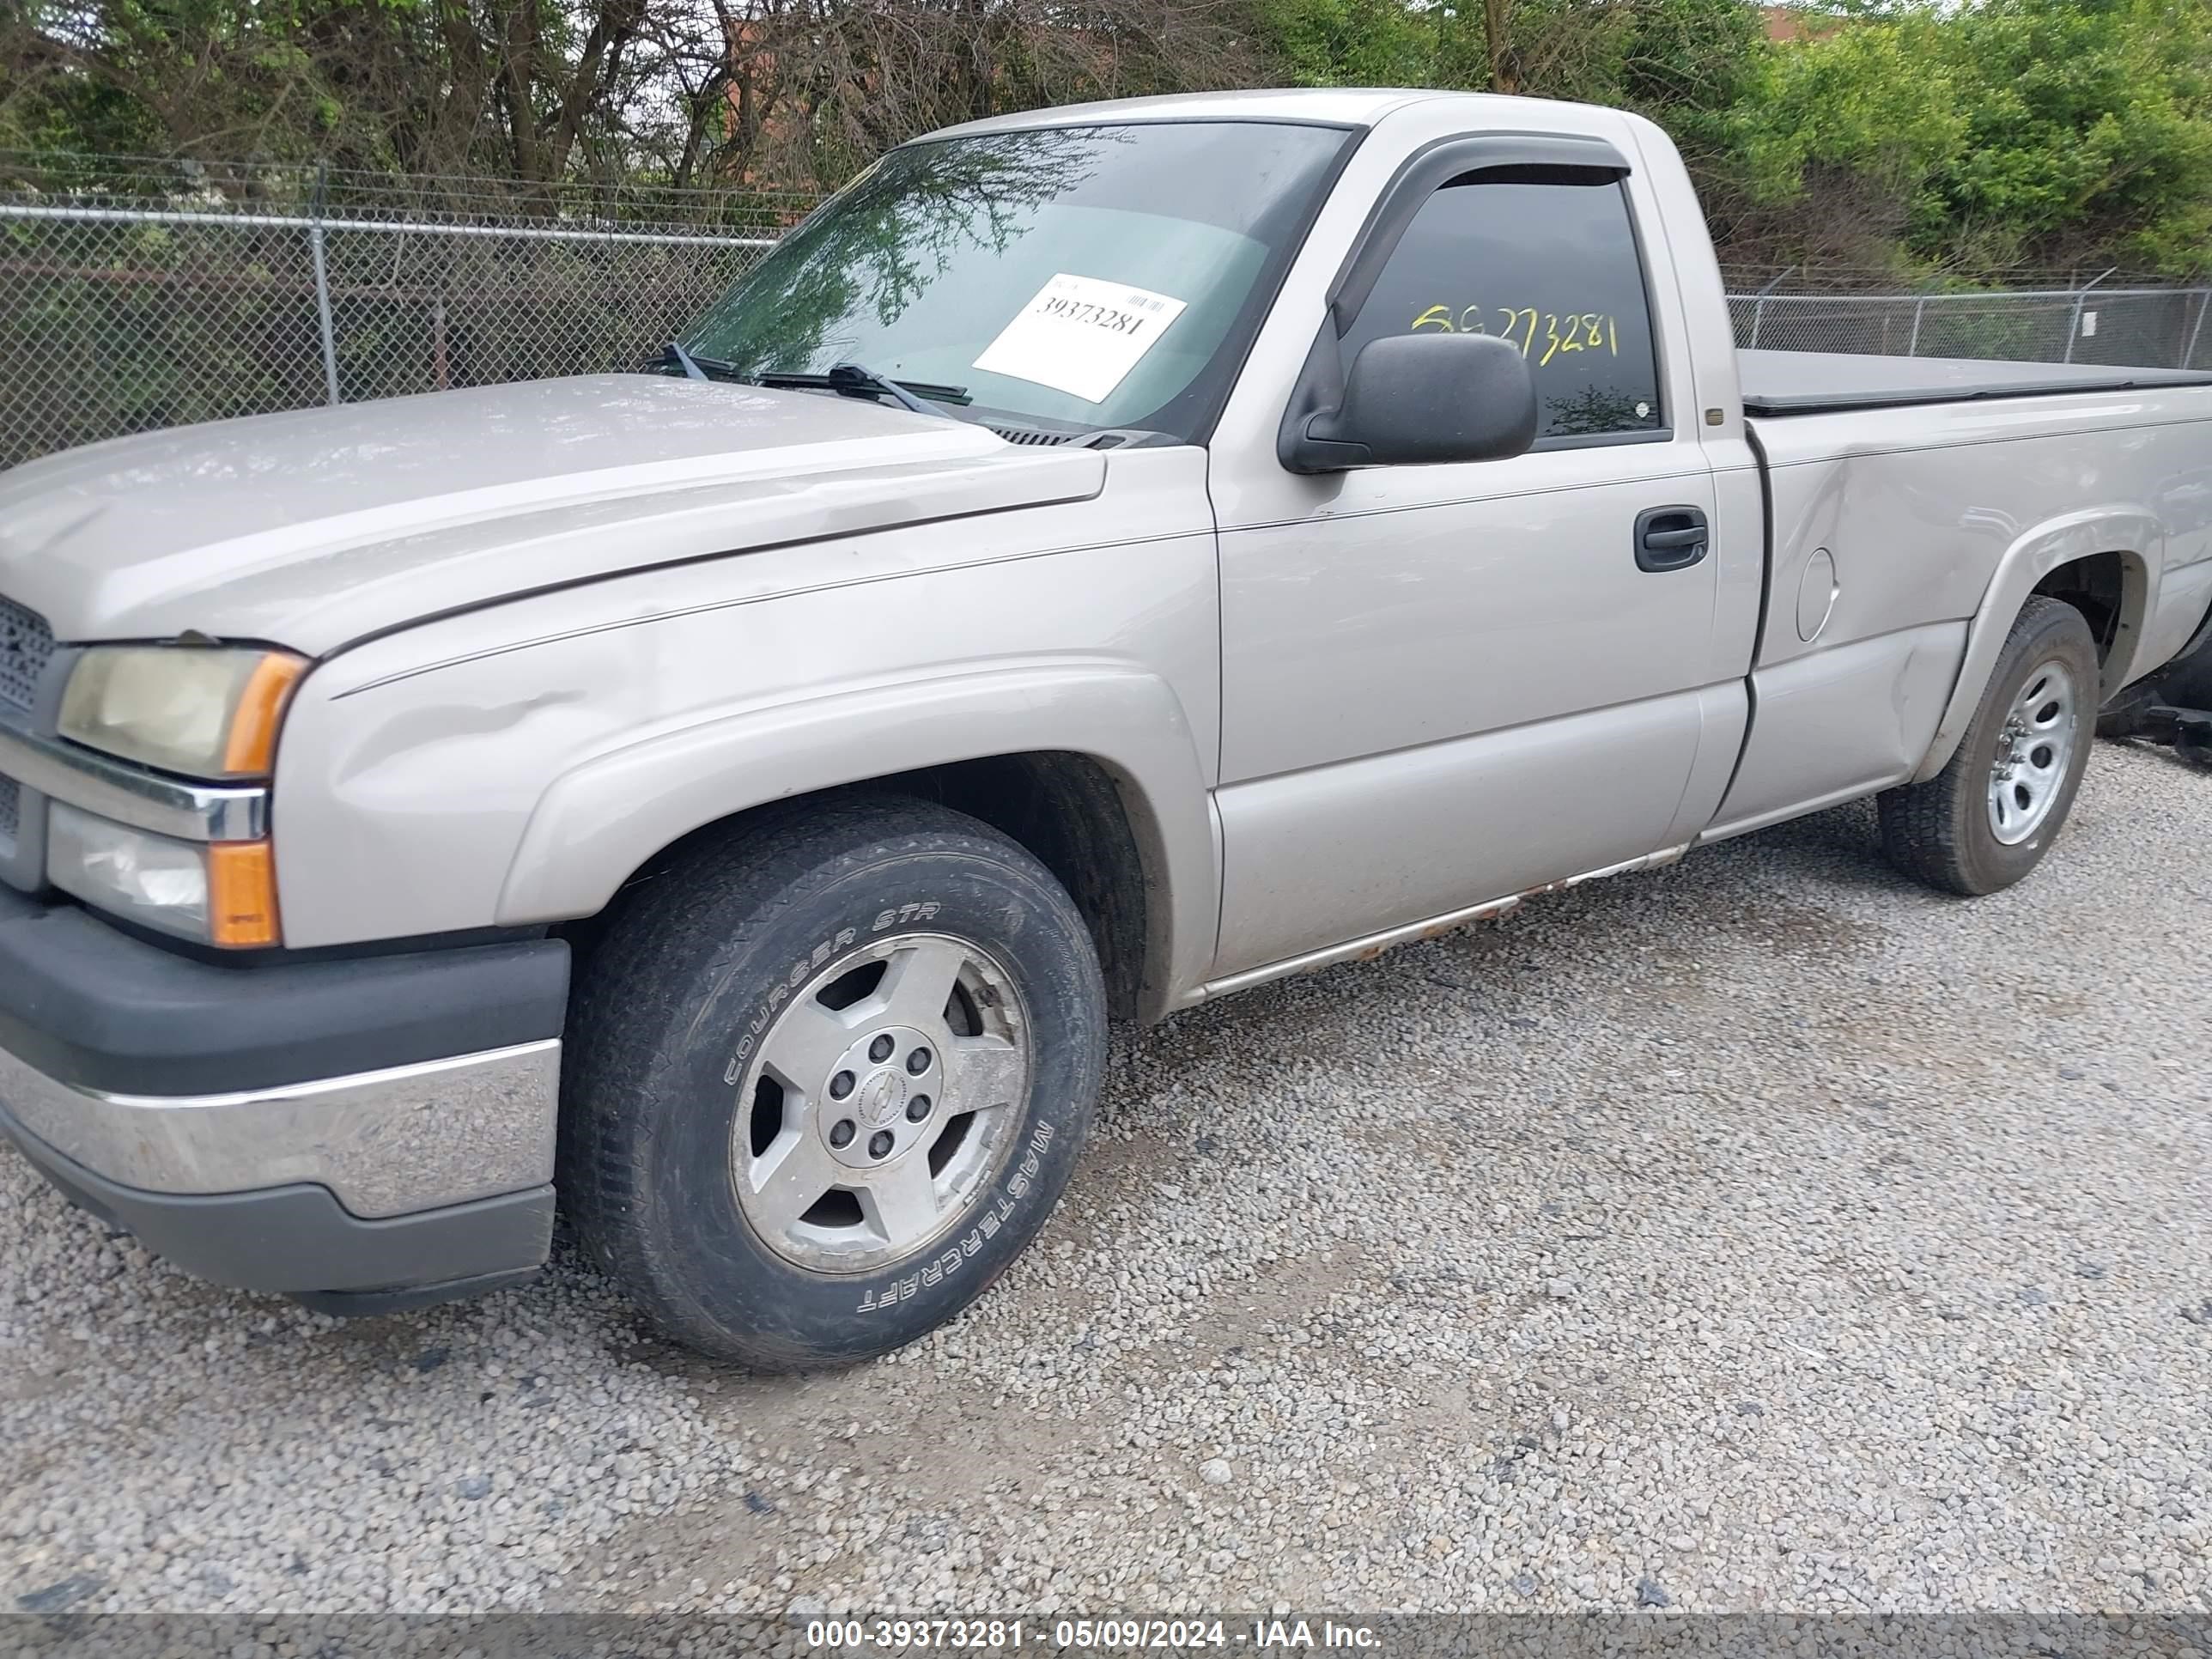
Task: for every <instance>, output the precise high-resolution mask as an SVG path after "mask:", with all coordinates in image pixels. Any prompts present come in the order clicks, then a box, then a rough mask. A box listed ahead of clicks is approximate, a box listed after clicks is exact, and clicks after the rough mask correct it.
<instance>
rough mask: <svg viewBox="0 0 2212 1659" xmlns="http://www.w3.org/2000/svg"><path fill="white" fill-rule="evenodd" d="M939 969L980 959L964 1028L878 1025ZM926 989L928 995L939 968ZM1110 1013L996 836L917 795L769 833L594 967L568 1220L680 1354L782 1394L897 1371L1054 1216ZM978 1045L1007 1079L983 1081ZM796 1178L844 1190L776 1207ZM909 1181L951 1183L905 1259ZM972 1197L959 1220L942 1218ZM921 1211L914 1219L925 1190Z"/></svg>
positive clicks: (628, 930)
mask: <svg viewBox="0 0 2212 1659" xmlns="http://www.w3.org/2000/svg"><path fill="white" fill-rule="evenodd" d="M878 962H880V963H882V964H883V965H882V966H881V967H878V966H877V965H876V963H878ZM846 963H859V964H860V965H859V966H858V967H855V968H851V969H844V968H842V966H841V965H842V964H846ZM931 963H937V964H939V965H940V966H944V965H946V964H951V963H961V964H963V965H962V966H961V968H960V969H959V975H960V976H959V977H958V978H957V981H950V982H952V983H953V984H954V986H955V989H954V993H953V995H952V998H951V1001H950V1003H947V1002H946V1001H945V995H944V993H943V992H942V991H941V990H939V991H937V992H936V993H935V996H934V1000H935V1002H936V1005H937V1006H938V1007H939V1008H940V1009H943V1010H945V1011H947V1012H946V1015H945V1017H946V1018H947V1019H948V1020H951V1021H954V1022H955V1023H954V1024H949V1025H943V1026H938V1025H933V1023H932V1020H933V1016H931V1015H929V1014H928V1013H927V1012H924V1013H923V1014H921V1015H916V1016H913V1017H911V1018H909V1017H908V1015H907V1014H902V1015H899V1016H898V1017H896V1018H893V1017H892V1016H891V1015H890V1014H888V1013H884V1012H878V1010H879V1009H881V1008H889V1007H890V1006H891V1004H890V1001H889V999H890V998H891V997H892V996H893V994H894V993H895V992H896V991H897V989H898V987H899V984H900V982H901V981H900V980H899V975H900V974H901V973H902V971H903V970H904V969H906V968H907V967H908V966H911V965H914V964H921V966H922V967H927V966H928V965H930V964H931ZM947 971H949V969H947ZM825 975H826V976H828V978H827V979H826V981H825ZM871 975H874V977H871ZM906 982H907V984H908V987H909V990H910V992H911V993H912V994H915V995H924V996H927V994H928V993H927V990H926V989H919V988H915V987H921V986H922V982H923V981H922V976H921V973H920V972H919V970H917V972H916V973H915V974H914V975H909V977H908V981H906ZM854 986H860V987H864V990H865V994H856V993H855V992H854V990H853V989H852V988H851V987H854ZM839 998H842V999H844V1000H843V1001H842V1003H841V1002H839V1001H838V1000H837V999H839ZM825 1009H828V1010H831V1011H832V1012H829V1013H828V1014H826V1015H825V1014H824V1012H823V1011H824V1010H825ZM908 1013H909V1014H910V1013H911V1010H910V1009H909V1011H908ZM1105 1018H1106V1017H1105V991H1104V987H1103V982H1102V980H1101V976H1100V972H1099V967H1098V961H1097V955H1096V952H1095V951H1094V949H1093V946H1092V943H1091V936H1090V933H1089V932H1088V930H1087V929H1086V928H1085V925H1084V921H1083V918H1082V916H1081V915H1080V914H1079V912H1078V911H1077V909H1076V908H1075V906H1074V904H1073V902H1072V901H1071V900H1070V899H1069V898H1068V896H1067V894H1066V891H1065V890H1063V889H1062V888H1061V887H1060V884H1059V883H1058V882H1056V881H1055V880H1054V878H1053V877H1052V875H1051V874H1050V872H1048V871H1047V870H1046V869H1045V867H1044V866H1042V864H1040V863H1039V862H1038V861H1037V860H1036V859H1035V858H1033V857H1032V856H1031V855H1030V854H1029V853H1028V852H1027V851H1025V850H1024V848H1021V847H1020V846H1018V845H1017V844H1016V843H1015V842H1012V841H1010V840H1009V839H1007V838H1006V836H1002V835H1000V833H999V832H998V831H996V830H994V829H991V828H990V827H989V826H987V825H986V824H983V823H979V822H978V821H976V820H975V819H973V818H970V817H967V816H965V815H964V814H962V813H959V812H955V811H950V810H949V809H946V808H944V807H940V806H937V805H933V804H930V803H927V802H924V801H921V800H915V799H907V798H903V797H895V796H881V795H867V796H858V795H856V796H850V797H846V798H844V799H838V800H834V801H831V802H829V803H820V802H815V803H809V804H807V805H805V806H804V807H799V808H794V809H793V810H791V811H787V812H784V813H781V814H771V815H768V816H766V817H762V818H759V819H757V820H755V821H753V822H752V823H749V824H747V825H746V826H744V829H742V830H741V831H739V832H737V833H734V834H733V835H732V836H731V837H730V838H729V839H727V840H725V841H721V842H714V843H710V844H708V845H706V846H704V847H702V848H698V849H696V850H694V851H690V852H688V853H686V854H684V855H682V856H680V857H678V858H676V859H674V860H671V862H670V863H669V864H668V865H667V866H665V867H664V868H661V869H659V870H658V871H656V872H653V874H652V875H651V877H650V878H648V879H646V880H643V881H640V882H637V883H635V884H633V885H631V886H630V887H629V888H628V889H626V890H625V891H624V892H623V894H622V895H621V896H619V897H618V898H617V901H616V906H615V908H614V911H613V913H612V915H611V916H610V918H609V921H608V925H607V927H606V929H605V933H604V934H603V936H602V938H601V939H600V942H599V945H598V946H597V948H596V949H594V950H593V951H591V952H589V953H588V955H587V956H586V958H585V960H584V962H583V963H582V966H581V968H580V973H579V976H578V981H577V990H576V996H575V1002H574V1012H573V1018H572V1021H571V1026H570V1030H571V1036H570V1039H569V1043H568V1051H567V1052H568V1062H567V1073H566V1075H565V1077H564V1079H563V1088H562V1101H563V1105H562V1112H563V1121H562V1156H561V1196H562V1202H563V1204H564V1205H565V1206H566V1207H567V1209H568V1212H569V1214H570V1216H571V1218H573V1220H574V1223H575V1225H576V1229H577V1231H578V1233H579V1236H580V1239H581V1242H582V1243H583V1246H584V1249H585V1250H586V1255H588V1256H589V1258H590V1259H591V1260H592V1261H594V1262H595V1263H596V1264H597V1265H598V1266H599V1267H601V1268H603V1269H604V1270H605V1272H607V1273H610V1274H611V1275H612V1276H613V1277H614V1278H615V1279H617V1281H618V1282H619V1283H620V1284H621V1285H622V1286H623V1289H624V1290H625V1291H627V1293H628V1294H629V1297H630V1298H631V1299H632V1301H633V1302H634V1303H635V1304H636V1306H637V1307H638V1308H639V1309H640V1310H641V1311H642V1312H643V1313H644V1314H645V1315H646V1316H647V1318H648V1319H650V1320H651V1322H653V1324H654V1325H655V1326H657V1327H658V1328H659V1329H660V1330H661V1331H662V1332H663V1333H664V1334H666V1335H668V1336H669V1337H671V1338H672V1339H673V1340H676V1341H678V1342H681V1343H684V1344H685V1345H686V1346H690V1347H693V1348H696V1349H698V1350H700V1351H702V1352H706V1353H709V1354H714V1355H717V1356H720V1357H722V1358H729V1359H734V1360H738V1361H739V1362H741V1363H743V1364H747V1365H750V1366H752V1367H755V1368H757V1369H761V1370H796V1369H801V1368H805V1367H811V1366H818V1365H835V1364H848V1363H850V1362H853V1361H856V1360H860V1359H865V1358H870V1357H872V1356H873V1355H876V1354H880V1353H883V1352H887V1351H888V1350H890V1349H892V1348H896V1347H898V1346H901V1345H902V1344H904V1343H907V1342H910V1341H912V1340H914V1339H915V1338H916V1337H918V1336H920V1335H921V1334H923V1333H925V1332H927V1331H928V1330H930V1329H932V1328H934V1327H935V1326H937V1325H939V1324H942V1323H943V1322H945V1321H946V1320H948V1319H950V1318H951V1317H952V1316H954V1315H956V1314H957V1313H958V1312H959V1311H960V1310H962V1309H963V1308H965V1307H966V1306H967V1305H968V1304H969V1303H970V1302H972V1301H974V1300H975V1297H977V1296H978V1295H980V1294H981V1292H982V1291H983V1290H984V1288H985V1287H986V1286H987V1285H989V1284H990V1283H991V1281H992V1280H993V1279H995V1278H996V1277H997V1276H998V1275H999V1273H1001V1272H1002V1271H1003V1270H1004V1269H1005V1268H1006V1266H1007V1265H1008V1264H1009V1263H1010V1262H1012V1260H1013V1259H1014V1257H1015V1256H1016V1255H1019V1254H1020V1252H1021V1250H1022V1249H1023V1248H1024V1246H1025V1245H1026V1244H1027V1243H1029V1241H1030V1238H1031V1237H1034V1236H1035V1234H1036V1231H1037V1229H1038V1228H1039V1227H1040V1226H1042V1225H1043V1223H1044V1220H1045V1218H1047V1217H1048V1215H1049V1214H1050V1213H1051V1212H1052V1208H1053V1206H1054V1202H1055V1201H1056V1200H1058V1199H1059V1197H1060V1193H1061V1192H1062V1191H1063V1190H1064V1189H1065V1188H1066V1184H1067V1180H1068V1177H1069V1176H1070V1175H1071V1173H1072V1172H1073V1168H1074V1164H1075V1160H1076V1156H1077V1153H1078V1152H1079V1148H1080V1146H1081V1145H1082V1142H1083V1139H1084V1137H1085V1133H1087V1131H1088V1129H1089V1127H1090V1122H1091V1112H1092V1109H1093V1106H1094V1104H1095V1102H1096V1099H1097V1090H1098V1082H1099V1077H1100V1073H1101V1071H1102V1068H1103V1064H1104V1059H1105V1051H1106V1023H1105ZM825 1020H827V1021H829V1022H832V1024H826V1025H825V1024H823V1022H824V1021H825ZM963 1020H964V1021H967V1022H969V1023H970V1024H972V1025H973V1030H972V1031H971V1032H969V1034H967V1035H963V1033H962V1030H961V1025H960V1024H959V1023H958V1022H960V1021H963ZM835 1022H843V1024H836V1023H835ZM780 1034H781V1035H780ZM810 1036H811V1039H812V1047H811V1048H809V1047H808V1046H807V1044H808V1040H809V1038H810ZM847 1036H850V1037H851V1040H852V1044H853V1045H854V1046H853V1047H852V1048H851V1051H850V1052H849V1053H848V1054H839V1053H838V1051H837V1045H838V1044H839V1043H840V1042H844V1041H845V1038H846V1037H847ZM779 1045H780V1047H779ZM1024 1045H1025V1046H1024ZM969 1048H972V1049H974V1050H975V1051H977V1053H978V1054H981V1060H982V1061H983V1062H987V1063H988V1064H987V1067H986V1069H983V1070H963V1067H967V1066H969V1065H970V1059H969V1058H961V1057H960V1056H962V1055H963V1054H964V1053H965V1051H966V1050H967V1049H969ZM1016 1049H1019V1050H1020V1051H1021V1054H1020V1058H1019V1060H1018V1063H1017V1060H1015V1059H1012V1058H1010V1057H1009V1056H1010V1053H1011V1051H1013V1050H1016ZM940 1050H952V1051H954V1052H952V1053H943V1052H939V1051H940ZM778 1053H781V1054H784V1055H785V1058H784V1059H783V1060H781V1061H778V1060H775V1055H776V1054H778ZM824 1054H826V1055H828V1056H829V1058H828V1059H826V1060H820V1062H819V1064H815V1065H814V1066H813V1069H812V1070H811V1071H809V1070H808V1065H809V1064H811V1063H812V1060H811V1058H810V1057H818V1056H821V1055H824ZM793 1055H797V1056H799V1060H798V1061H797V1062H794V1061H793V1060H792V1059H791V1058H790V1057H791V1056H793ZM956 1059H957V1060H958V1063H957V1064H956ZM878 1061H879V1062H880V1063H879V1064H878V1063H877V1062H878ZM776 1066H781V1070H780V1071H779V1070H777V1069H775V1068H776ZM965 1078H976V1079H981V1081H979V1082H976V1083H975V1084H974V1085H973V1086H972V1087H969V1086H967V1085H964V1084H963V1079H965ZM787 1085H788V1086H787ZM925 1091H927V1092H925ZM933 1095H934V1096H936V1097H935V1098H933V1097H932V1096H933ZM1000 1097H1003V1098H1000ZM971 1108H978V1109H975V1110H973V1111H972V1113H971V1111H970V1109H971ZM940 1120H941V1121H942V1123H943V1126H944V1127H942V1128H940V1127H939V1121H940ZM963 1126H964V1127H963ZM932 1136H936V1137H938V1138H937V1139H934V1140H930V1139H929V1137H932ZM925 1143H927V1144H925ZM895 1144H896V1150H893V1147H894V1145H895ZM948 1145H950V1146H952V1147H953V1150H952V1151H951V1152H945V1146H948ZM872 1146H880V1147H881V1148H882V1151H881V1152H873V1153H872V1152H871V1147H872ZM940 1153H943V1154H944V1159H943V1164H942V1166H941V1168H940V1167H939V1154H940ZM794 1156H795V1157H796V1159H797V1160H798V1161H794ZM779 1160H781V1161H779ZM805 1160H811V1164H810V1163H807V1162H805ZM793 1168H796V1169H799V1170H800V1171H801V1176H800V1177H794V1179H799V1178H803V1177H804V1176H805V1175H806V1174H807V1173H808V1172H809V1171H811V1173H812V1175H813V1179H814V1184H815V1186H817V1187H818V1186H819V1185H820V1183H821V1182H822V1180H823V1178H824V1176H823V1172H825V1171H826V1172H827V1178H828V1179H829V1181H830V1182H832V1183H833V1184H834V1183H842V1185H833V1191H832V1192H831V1193H830V1194H829V1196H828V1197H826V1198H824V1199H823V1200H819V1201H817V1202H816V1203H814V1204H812V1205H811V1206H809V1207H806V1208H805V1210H804V1211H803V1212H801V1210H800V1209H799V1203H803V1202H804V1198H803V1196H802V1197H801V1199H800V1200H799V1202H789V1201H786V1202H782V1203H781V1209H780V1210H779V1209H777V1207H776V1205H775V1202H773V1201H772V1200H775V1197H776V1194H777V1192H778V1190H779V1188H778V1186H777V1182H779V1181H781V1179H782V1178H783V1177H782V1172H783V1171H786V1170H790V1169H793ZM894 1169H896V1170H903V1171H904V1172H905V1174H906V1176H908V1177H916V1176H918V1178H919V1179H920V1180H921V1182H924V1183H933V1184H928V1185H927V1186H926V1190H927V1191H929V1192H930V1193H931V1194H932V1196H931V1197H930V1199H929V1200H928V1202H929V1204H930V1205H931V1206H932V1207H930V1208H929V1209H928V1210H927V1212H926V1215H927V1221H926V1223H925V1224H924V1225H920V1226H919V1227H918V1228H913V1229H910V1230H908V1231H910V1236H911V1237H912V1239H913V1240H914V1241H915V1243H913V1245H912V1247H911V1248H903V1249H902V1248H901V1247H900V1246H899V1245H898V1243H897V1241H898V1239H899V1238H901V1237H907V1236H908V1231H902V1227H901V1226H898V1225H892V1224H893V1223H894V1221H895V1220H897V1219H898V1218H899V1216H898V1214H897V1213H895V1212H894V1210H893V1209H892V1208H891V1207H890V1204H889V1203H888V1202H884V1201H879V1200H878V1197H877V1188H876V1186H875V1185H873V1184H872V1183H875V1182H878V1181H879V1180H881V1179H882V1178H884V1177H885V1176H887V1174H888V1172H890V1171H891V1170H894ZM762 1170H768V1171H769V1172H770V1173H769V1174H768V1175H765V1176H763V1175H762V1174H760V1173H759V1172H760V1171H762ZM961 1182H965V1183H966V1186H965V1188H964V1189H963V1190H961V1191H960V1192H959V1195H958V1200H957V1202H952V1201H949V1200H939V1198H938V1197H937V1196H936V1195H935V1194H937V1193H938V1192H939V1190H940V1189H942V1190H948V1191H949V1190H951V1189H952V1188H954V1187H955V1186H957V1184H958V1183H961ZM847 1188H849V1189H850V1190H849V1191H848V1190H847ZM791 1190H792V1191H793V1192H796V1191H797V1190H798V1189H797V1188H792V1189H791ZM810 1190H811V1189H810ZM883 1190H884V1192H886V1193H888V1192H890V1191H891V1190H892V1188H891V1186H890V1185H889V1184H886V1185H885V1186H884V1188H883ZM899 1190H901V1191H903V1192H904V1193H905V1194H907V1200H902V1201H904V1202H905V1203H906V1208H905V1210H904V1211H903V1212H902V1213H903V1216H904V1218H905V1220H906V1222H908V1223H911V1221H912V1218H913V1216H914V1214H915V1211H914V1209H913V1206H912V1203H911V1201H910V1200H911V1194H912V1193H913V1192H914V1191H915V1187H914V1185H913V1182H912V1180H911V1179H909V1180H908V1181H907V1182H905V1183H904V1184H903V1186H902V1187H901V1188H899ZM840 1194H842V1196H841V1195H840ZM940 1202H941V1203H942V1208H941V1210H940V1209H939V1207H936V1206H939V1204H940ZM771 1212H773V1218H771V1219H769V1220H764V1219H763V1216H764V1215H769V1214H770V1213H771ZM940 1215H941V1217H942V1220H941V1222H940V1220H939V1217H940ZM932 1229H934V1231H932Z"/></svg>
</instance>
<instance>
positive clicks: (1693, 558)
mask: <svg viewBox="0 0 2212 1659" xmlns="http://www.w3.org/2000/svg"><path fill="white" fill-rule="evenodd" d="M1711 542H1712V531H1711V528H1710V527H1709V526H1707V525H1706V523H1705V513H1704V512H1703V510H1702V509H1700V508H1698V507H1646V508H1645V509H1644V511H1643V512H1641V513H1638V514H1637V515H1636V568H1638V570H1649V571H1652V572H1655V573H1656V572H1659V571H1664V570H1686V569H1688V568H1690V567H1691V566H1692V565H1693V564H1695V563H1697V562H1698V561H1699V560H1700V559H1702V558H1704V557H1705V550H1706V549H1707V548H1708V547H1709V546H1711Z"/></svg>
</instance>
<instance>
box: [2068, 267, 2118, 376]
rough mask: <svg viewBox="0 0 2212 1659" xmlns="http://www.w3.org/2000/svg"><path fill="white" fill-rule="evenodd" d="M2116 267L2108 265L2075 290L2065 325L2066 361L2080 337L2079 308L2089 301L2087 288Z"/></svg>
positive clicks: (2099, 281) (2101, 279) (2070, 356)
mask: <svg viewBox="0 0 2212 1659" xmlns="http://www.w3.org/2000/svg"><path fill="white" fill-rule="evenodd" d="M2118 269H2119V267H2118V265H2109V266H2107V267H2106V269H2104V270H2100V271H2099V272H2098V273H2097V274H2096V275H2095V276H2092V277H2091V278H2090V279H2089V280H2088V281H2087V282H2086V283H2082V284H2081V287H2080V289H2077V290H2075V295H2074V315H2073V317H2072V319H2070V320H2069V322H2068V323H2067V325H2066V358H2065V361H2066V362H2069V363H2070V362H2073V361H2074V343H2075V341H2076V340H2078V339H2080V338H2081V308H2082V307H2084V306H2086V305H2087V304H2088V303H2089V290H2090V289H2093V288H2094V287H2096V286H2097V284H2098V283H2101V282H2103V281H2104V280H2105V278H2106V277H2107V276H2111V275H2112V272H2114V271H2116V270H2118Z"/></svg>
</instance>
